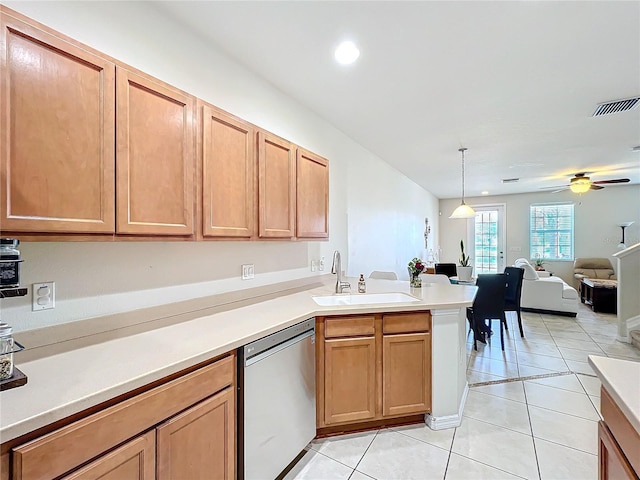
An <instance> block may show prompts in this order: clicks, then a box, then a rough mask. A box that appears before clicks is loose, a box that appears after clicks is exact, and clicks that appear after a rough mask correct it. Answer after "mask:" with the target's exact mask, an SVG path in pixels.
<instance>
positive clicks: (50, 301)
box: [31, 282, 56, 312]
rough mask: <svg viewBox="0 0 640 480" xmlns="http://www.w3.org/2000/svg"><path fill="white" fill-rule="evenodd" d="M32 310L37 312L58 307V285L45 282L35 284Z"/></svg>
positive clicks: (33, 286)
mask: <svg viewBox="0 0 640 480" xmlns="http://www.w3.org/2000/svg"><path fill="white" fill-rule="evenodd" d="M31 287H32V301H31V310H32V311H34V312H37V311H39V310H49V309H51V308H55V306H56V283H55V282H43V283H33V284H31Z"/></svg>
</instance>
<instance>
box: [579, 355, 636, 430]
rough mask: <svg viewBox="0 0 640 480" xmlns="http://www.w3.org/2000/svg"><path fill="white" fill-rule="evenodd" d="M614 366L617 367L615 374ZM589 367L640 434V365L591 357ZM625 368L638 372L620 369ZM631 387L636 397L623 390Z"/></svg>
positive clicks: (595, 356) (614, 359) (607, 358)
mask: <svg viewBox="0 0 640 480" xmlns="http://www.w3.org/2000/svg"><path fill="white" fill-rule="evenodd" d="M607 364H609V365H607ZM612 364H613V365H615V366H616V368H615V370H614V371H613V372H612V370H613V369H612ZM627 364H628V365H627ZM589 365H591V367H593V369H594V370H595V372H596V374H597V375H598V378H599V379H600V382H601V383H602V386H603V387H604V389H605V390H606V391H607V392H608V393H609V394H610V395H611V398H612V399H613V400H614V401H615V403H616V405H618V406H619V407H620V410H621V411H622V413H623V414H624V416H625V417H626V418H627V420H629V423H631V425H633V428H635V430H636V432H637V433H638V434H640V363H638V362H632V361H629V360H619V359H616V358H609V357H600V356H597V355H589ZM625 366H627V367H631V368H634V369H635V370H637V372H633V371H632V372H631V373H630V374H628V373H626V372H623V371H622V369H621V368H620V367H623V368H624V367H625ZM627 376H628V378H627ZM622 377H625V378H624V379H623V378H622ZM629 380H630V381H629ZM634 380H635V382H634ZM634 383H635V387H634ZM621 384H622V385H621ZM630 385H631V389H632V390H635V395H633V394H629V392H628V391H624V390H623V388H621V387H629V386H630ZM633 400H635V402H636V403H637V405H635V406H634V405H633V404H631V401H633Z"/></svg>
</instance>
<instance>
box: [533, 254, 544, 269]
mask: <svg viewBox="0 0 640 480" xmlns="http://www.w3.org/2000/svg"><path fill="white" fill-rule="evenodd" d="M533 264H534V267H533V268H535V269H536V270H537V271H539V272H544V266H543V265H544V259H543V258H542V257H540V254H539V253H538V254H536V258H535V260H534V261H533Z"/></svg>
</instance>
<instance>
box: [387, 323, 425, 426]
mask: <svg viewBox="0 0 640 480" xmlns="http://www.w3.org/2000/svg"><path fill="white" fill-rule="evenodd" d="M382 383H383V385H382V414H383V415H384V416H390V415H403V414H410V413H416V412H418V413H420V412H426V411H428V409H429V407H430V402H431V334H430V333H408V334H401V335H384V336H383V337H382Z"/></svg>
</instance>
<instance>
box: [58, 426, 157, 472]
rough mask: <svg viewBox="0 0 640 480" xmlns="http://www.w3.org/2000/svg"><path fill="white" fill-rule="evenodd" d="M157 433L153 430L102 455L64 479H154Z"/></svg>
mask: <svg viewBox="0 0 640 480" xmlns="http://www.w3.org/2000/svg"><path fill="white" fill-rule="evenodd" d="M155 452H156V435H155V431H154V430H152V431H150V432H147V433H146V434H144V435H141V436H139V437H136V438H134V439H133V440H130V441H129V442H127V443H125V444H124V445H122V446H121V447H118V448H116V449H115V450H114V451H112V452H110V453H108V454H106V455H103V456H101V457H99V458H98V459H96V460H94V461H93V462H91V463H89V464H88V465H86V466H84V467H82V468H81V469H80V470H78V471H77V472H74V473H72V474H71V475H67V476H64V477H62V479H63V480H153V479H155V473H156V456H155Z"/></svg>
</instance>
